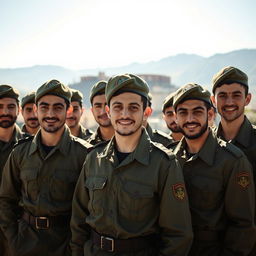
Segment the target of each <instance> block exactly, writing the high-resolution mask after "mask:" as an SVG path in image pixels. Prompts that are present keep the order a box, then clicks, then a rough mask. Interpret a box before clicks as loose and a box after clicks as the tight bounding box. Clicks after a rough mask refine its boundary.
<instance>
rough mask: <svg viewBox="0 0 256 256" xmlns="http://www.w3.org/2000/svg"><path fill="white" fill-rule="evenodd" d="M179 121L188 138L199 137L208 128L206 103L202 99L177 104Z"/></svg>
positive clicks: (208, 113)
mask: <svg viewBox="0 0 256 256" xmlns="http://www.w3.org/2000/svg"><path fill="white" fill-rule="evenodd" d="M176 115H177V122H178V125H179V127H180V130H181V132H182V133H183V135H184V136H185V137H186V138H187V139H191V140H192V139H197V138H199V137H201V136H202V135H203V134H204V133H205V132H206V131H207V129H208V115H210V112H209V111H208V110H207V108H206V106H205V103H204V102H203V101H201V100H186V101H184V102H183V103H181V104H179V105H178V106H177V110H176Z"/></svg>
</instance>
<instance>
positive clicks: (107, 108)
mask: <svg viewBox="0 0 256 256" xmlns="http://www.w3.org/2000/svg"><path fill="white" fill-rule="evenodd" d="M105 111H106V113H107V115H108V117H109V118H110V109H109V106H108V105H106V106H105Z"/></svg>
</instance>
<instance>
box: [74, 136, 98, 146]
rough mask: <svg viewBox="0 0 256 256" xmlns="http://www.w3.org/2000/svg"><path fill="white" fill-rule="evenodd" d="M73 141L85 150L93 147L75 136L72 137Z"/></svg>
mask: <svg viewBox="0 0 256 256" xmlns="http://www.w3.org/2000/svg"><path fill="white" fill-rule="evenodd" d="M73 139H74V141H75V142H77V143H79V144H81V145H82V146H84V147H86V148H87V149H91V148H92V147H93V145H91V144H90V143H89V142H87V141H86V140H83V139H80V138H78V137H75V136H73Z"/></svg>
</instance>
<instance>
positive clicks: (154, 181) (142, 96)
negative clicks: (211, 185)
mask: <svg viewBox="0 0 256 256" xmlns="http://www.w3.org/2000/svg"><path fill="white" fill-rule="evenodd" d="M148 90H149V88H148V85H147V84H146V82H145V81H144V80H142V79H141V78H139V77H138V76H135V75H132V74H124V75H118V76H114V77H112V78H110V79H109V81H108V84H107V87H106V99H107V103H108V106H109V107H108V108H107V111H108V113H109V116H110V119H111V123H112V125H113V127H114V130H115V134H114V137H113V138H112V139H111V141H110V142H108V143H104V144H103V143H102V144H99V145H98V146H96V147H95V149H94V150H93V151H92V152H91V153H90V154H89V155H88V157H87V159H86V162H85V165H84V167H83V169H82V172H81V175H80V177H79V180H78V183H77V186H76V190H75V194H74V198H73V208H72V220H71V230H72V241H71V248H72V255H73V256H82V255H86V256H90V255H102V256H103V255H110V254H111V255H112V254H113V255H120V256H122V255H176V256H181V255H182V256H185V255H187V252H188V250H189V248H190V245H191V241H192V232H191V223H190V213H189V207H188V201H187V195H186V191H185V186H184V181H183V176H182V171H181V169H180V167H179V165H178V162H177V160H176V158H175V156H174V155H173V154H171V153H170V151H168V150H167V149H166V148H165V147H163V146H162V145H160V144H158V143H153V142H152V141H151V140H150V138H149V136H148V134H147V133H146V132H145V129H144V128H143V126H142V124H143V120H145V119H146V118H147V115H148V109H147V96H148Z"/></svg>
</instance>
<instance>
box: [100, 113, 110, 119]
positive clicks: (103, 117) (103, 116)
mask: <svg viewBox="0 0 256 256" xmlns="http://www.w3.org/2000/svg"><path fill="white" fill-rule="evenodd" d="M98 119H102V120H108V119H109V118H108V115H107V114H104V115H101V116H98Z"/></svg>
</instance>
